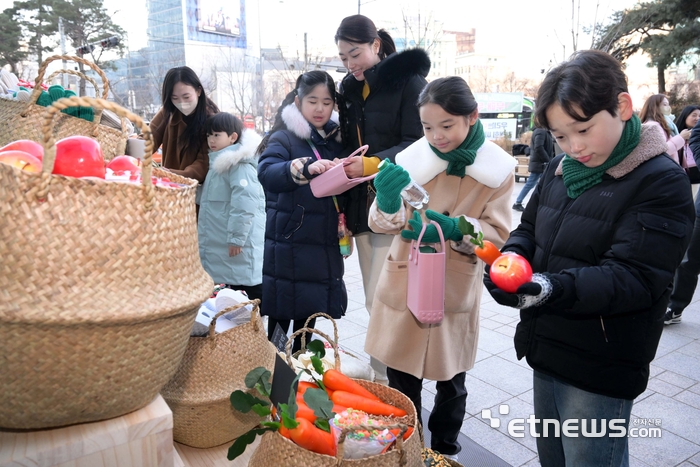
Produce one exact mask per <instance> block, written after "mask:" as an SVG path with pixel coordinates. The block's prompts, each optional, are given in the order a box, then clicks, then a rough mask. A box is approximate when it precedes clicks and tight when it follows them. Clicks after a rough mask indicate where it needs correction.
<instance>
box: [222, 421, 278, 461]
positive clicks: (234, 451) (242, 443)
mask: <svg viewBox="0 0 700 467" xmlns="http://www.w3.org/2000/svg"><path fill="white" fill-rule="evenodd" d="M266 431H271V429H270V428H253V429H252V430H250V431H249V432H247V433H244V434H242V435H241V436H239V437H238V439H236V441H234V442H233V444H232V445H231V447H230V448H228V455H227V456H226V457H227V458H228V460H230V461H232V460H234V459H235V458H237V457H238V456H240V455H241V454H243V453H244V452H245V450H246V448H247V447H248V445H249V444H253V442H254V441H255V438H256V437H257V436H258V435H262V434H263V433H265V432H266Z"/></svg>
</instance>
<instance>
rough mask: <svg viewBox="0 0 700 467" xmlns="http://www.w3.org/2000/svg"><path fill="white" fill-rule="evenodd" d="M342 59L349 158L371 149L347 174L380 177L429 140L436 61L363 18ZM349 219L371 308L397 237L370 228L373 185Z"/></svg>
mask: <svg viewBox="0 0 700 467" xmlns="http://www.w3.org/2000/svg"><path fill="white" fill-rule="evenodd" d="M335 42H336V44H337V45H338V53H339V55H340V59H341V60H342V61H343V64H344V65H345V66H346V67H347V69H348V71H349V73H348V75H347V76H346V77H345V78H343V81H342V83H341V85H340V89H339V92H340V94H341V95H342V97H343V99H342V100H339V105H338V107H339V110H340V125H341V128H342V132H343V140H344V142H345V143H346V145H347V146H346V150H345V155H348V154H350V153H351V152H352V151H354V150H355V149H357V148H359V147H360V146H362V145H365V144H367V145H369V149H368V151H367V153H366V154H365V157H363V158H357V160H356V161H355V163H353V164H351V165H349V166H348V167H347V169H346V172H347V174H348V176H349V177H352V178H355V177H360V176H363V175H371V174H373V173H376V172H377V166H378V165H379V163H380V162H381V161H382V160H383V159H389V160H390V161H391V162H394V161H395V157H396V154H398V153H399V152H400V151H402V150H403V149H405V148H407V147H408V146H409V145H410V144H411V143H413V142H414V141H416V140H418V139H419V138H421V137H422V136H423V127H422V125H421V122H420V117H419V115H418V107H417V106H416V102H417V101H418V95H419V94H420V91H421V90H422V89H423V87H424V86H425V85H426V84H427V81H426V80H425V77H426V76H427V75H428V72H429V71H430V59H429V58H428V55H427V54H426V53H425V51H423V50H422V49H410V50H406V51H404V52H401V53H396V46H395V45H394V41H393V39H392V38H391V36H390V35H389V34H388V33H387V32H386V31H385V30H383V29H380V30H377V28H376V26H375V25H374V23H373V22H372V21H371V20H370V19H369V18H367V17H366V16H362V15H354V16H349V17H347V18H345V19H343V21H342V22H341V23H340V26H339V27H338V31H337V33H336V35H335ZM346 195H347V204H346V206H345V213H346V216H347V225H348V228H349V229H350V231H351V232H352V233H353V236H354V238H355V242H356V245H357V252H358V256H359V261H360V270H361V271H362V282H363V285H364V290H365V306H366V307H367V311H368V312H370V311H371V309H372V298H373V297H374V290H375V286H376V283H377V280H378V278H379V273H380V271H381V268H382V265H383V264H384V259H385V258H386V255H387V253H388V252H389V247H390V245H391V241H392V239H393V236H391V235H384V234H375V233H373V232H371V231H370V229H369V227H368V225H367V219H368V213H369V207H370V205H371V204H372V201H373V199H374V188H373V186H372V184H371V183H362V184H360V185H358V186H356V187H355V188H353V189H351V190H349V191H348V192H347V193H346ZM371 363H372V367H373V368H374V370H375V372H376V373H377V379H378V380H386V367H385V366H384V365H382V364H381V363H379V362H377V361H374V360H373V361H372V362H371Z"/></svg>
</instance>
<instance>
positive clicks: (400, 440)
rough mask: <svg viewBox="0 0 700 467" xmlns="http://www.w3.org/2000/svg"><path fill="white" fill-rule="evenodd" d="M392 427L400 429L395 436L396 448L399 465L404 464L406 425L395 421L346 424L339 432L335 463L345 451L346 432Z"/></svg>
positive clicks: (340, 459)
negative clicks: (384, 423)
mask: <svg viewBox="0 0 700 467" xmlns="http://www.w3.org/2000/svg"><path fill="white" fill-rule="evenodd" d="M394 428H398V429H399V430H401V431H400V432H399V436H398V437H397V438H396V450H397V451H399V453H400V457H399V465H402V466H404V465H406V463H407V462H408V460H407V459H406V450H405V449H404V447H403V436H404V435H405V434H406V431H407V430H408V425H406V424H404V423H396V424H394V425H354V426H348V427H345V428H343V430H342V431H341V432H340V437H339V438H338V451H337V452H336V455H335V456H336V460H337V462H338V464H337V465H341V462H342V461H343V454H344V451H345V445H344V444H343V443H344V441H345V437H346V436H347V434H348V433H352V432H354V431H359V430H365V431H374V430H385V429H387V430H393V429H394Z"/></svg>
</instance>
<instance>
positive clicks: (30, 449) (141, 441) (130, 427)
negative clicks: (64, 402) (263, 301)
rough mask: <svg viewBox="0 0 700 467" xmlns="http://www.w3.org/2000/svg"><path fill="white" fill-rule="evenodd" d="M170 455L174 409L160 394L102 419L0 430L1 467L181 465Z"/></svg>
mask: <svg viewBox="0 0 700 467" xmlns="http://www.w3.org/2000/svg"><path fill="white" fill-rule="evenodd" d="M175 456H176V453H175V449H174V446H173V414H172V412H171V411H170V408H169V407H168V405H167V404H166V403H165V401H164V400H163V398H162V397H161V396H160V395H158V396H157V397H156V398H155V399H154V400H153V402H151V403H150V404H148V405H147V406H146V407H144V408H142V409H140V410H137V411H135V412H132V413H129V414H126V415H124V416H121V417H117V418H112V419H109V420H103V421H101V422H94V423H84V424H80V425H72V426H68V427H64V428H56V429H48V430H37V431H25V432H12V431H0V467H26V466H35V467H173V466H182V465H183V464H181V463H180V464H176V460H175ZM225 458H226V453H224V459H225ZM178 460H179V459H178ZM229 464H231V463H229Z"/></svg>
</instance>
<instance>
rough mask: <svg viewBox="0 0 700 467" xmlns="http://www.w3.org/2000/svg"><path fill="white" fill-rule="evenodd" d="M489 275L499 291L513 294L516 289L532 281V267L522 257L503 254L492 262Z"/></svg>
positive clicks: (513, 254)
mask: <svg viewBox="0 0 700 467" xmlns="http://www.w3.org/2000/svg"><path fill="white" fill-rule="evenodd" d="M489 275H490V276H491V280H492V281H493V283H494V284H496V286H497V287H498V288H499V289H501V290H504V291H506V292H508V293H515V292H516V291H517V290H518V287H520V286H521V285H523V284H524V283H526V282H530V280H532V267H531V266H530V263H528V261H527V260H526V259H525V258H523V257H522V256H520V255H518V254H515V253H505V254H503V255H501V256H499V257H498V258H497V259H496V261H494V262H493V264H492V265H491V272H490V273H489Z"/></svg>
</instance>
